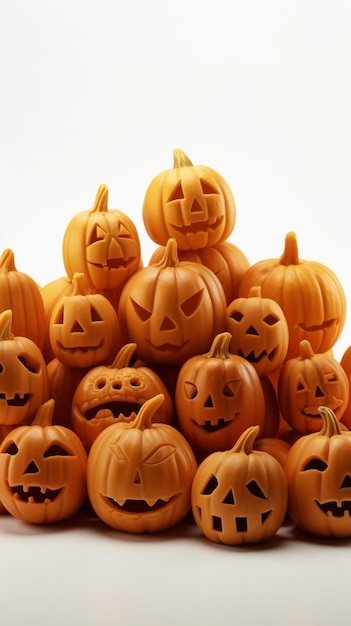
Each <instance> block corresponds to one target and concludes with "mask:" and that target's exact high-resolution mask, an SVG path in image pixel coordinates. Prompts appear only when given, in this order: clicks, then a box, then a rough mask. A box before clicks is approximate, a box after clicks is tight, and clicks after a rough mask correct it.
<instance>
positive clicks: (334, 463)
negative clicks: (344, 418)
mask: <svg viewBox="0 0 351 626" xmlns="http://www.w3.org/2000/svg"><path fill="white" fill-rule="evenodd" d="M319 411H320V414H321V418H322V422H323V426H322V428H321V430H320V431H319V432H317V433H312V434H309V435H303V436H302V437H300V438H299V439H298V440H297V441H296V442H295V443H294V444H293V445H292V446H291V448H290V450H289V453H288V457H287V462H286V465H285V471H286V475H287V478H288V485H289V504H288V512H289V516H290V518H291V519H292V521H293V522H294V523H295V524H296V525H297V526H299V527H300V528H302V529H303V530H305V531H307V532H309V533H311V534H313V535H316V536H320V537H350V536H351V515H350V512H351V433H350V432H349V431H347V430H342V427H341V424H340V422H339V420H338V418H337V417H336V415H335V413H334V412H333V411H332V410H331V409H330V408H329V407H324V406H321V407H320V408H319Z"/></svg>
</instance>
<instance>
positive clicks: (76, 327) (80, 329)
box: [71, 321, 84, 333]
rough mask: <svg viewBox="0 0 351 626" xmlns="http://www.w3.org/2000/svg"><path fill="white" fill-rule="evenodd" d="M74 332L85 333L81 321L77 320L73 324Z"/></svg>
mask: <svg viewBox="0 0 351 626" xmlns="http://www.w3.org/2000/svg"><path fill="white" fill-rule="evenodd" d="M71 332H72V333H84V328H83V326H81V325H80V323H79V322H77V321H75V322H74V324H73V326H72V330H71Z"/></svg>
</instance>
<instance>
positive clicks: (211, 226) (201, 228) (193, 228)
mask: <svg viewBox="0 0 351 626" xmlns="http://www.w3.org/2000/svg"><path fill="white" fill-rule="evenodd" d="M222 219H223V217H222V216H221V217H216V218H215V219H214V220H212V222H211V221H210V220H206V221H203V222H195V223H194V222H192V223H191V224H189V225H187V226H185V225H183V226H176V225H175V224H172V225H171V226H172V228H174V230H177V231H178V232H179V233H183V234H184V233H193V234H194V235H196V234H198V233H201V232H207V231H208V230H216V229H217V228H218V224H220V222H221V221H222Z"/></svg>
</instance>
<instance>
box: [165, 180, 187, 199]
mask: <svg viewBox="0 0 351 626" xmlns="http://www.w3.org/2000/svg"><path fill="white" fill-rule="evenodd" d="M183 198H184V193H183V188H182V183H181V182H180V181H179V183H177V184H176V186H175V187H174V189H173V191H172V192H171V194H170V196H169V198H168V202H173V200H182V199H183Z"/></svg>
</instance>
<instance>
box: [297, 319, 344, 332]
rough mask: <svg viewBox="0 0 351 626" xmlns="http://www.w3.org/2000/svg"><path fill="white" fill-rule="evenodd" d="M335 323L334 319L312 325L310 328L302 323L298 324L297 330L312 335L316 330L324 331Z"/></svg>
mask: <svg viewBox="0 0 351 626" xmlns="http://www.w3.org/2000/svg"><path fill="white" fill-rule="evenodd" d="M335 323H336V319H335V318H334V319H331V320H325V322H322V324H312V326H308V325H307V324H305V323H304V322H300V324H299V328H301V329H302V330H304V331H305V332H306V333H314V332H316V331H317V330H325V329H326V328H329V326H333V325H334V324H335Z"/></svg>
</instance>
